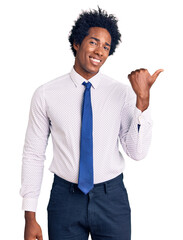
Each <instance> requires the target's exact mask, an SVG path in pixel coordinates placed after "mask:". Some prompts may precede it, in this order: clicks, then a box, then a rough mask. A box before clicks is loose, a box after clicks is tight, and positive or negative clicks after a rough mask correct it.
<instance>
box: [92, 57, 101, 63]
mask: <svg viewBox="0 0 183 240" xmlns="http://www.w3.org/2000/svg"><path fill="white" fill-rule="evenodd" d="M90 59H91V61H92V62H93V63H94V64H99V63H100V62H101V60H100V59H96V58H93V57H90Z"/></svg>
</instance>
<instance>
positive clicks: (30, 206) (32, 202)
mask: <svg viewBox="0 0 183 240" xmlns="http://www.w3.org/2000/svg"><path fill="white" fill-rule="evenodd" d="M37 203H38V199H37V198H23V201H22V210H24V211H30V212H36V209H37Z"/></svg>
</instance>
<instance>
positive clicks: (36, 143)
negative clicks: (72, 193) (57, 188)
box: [20, 86, 50, 239]
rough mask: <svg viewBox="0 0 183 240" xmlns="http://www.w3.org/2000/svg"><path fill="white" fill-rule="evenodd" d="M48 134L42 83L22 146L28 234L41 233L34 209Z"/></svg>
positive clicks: (41, 175)
mask: <svg viewBox="0 0 183 240" xmlns="http://www.w3.org/2000/svg"><path fill="white" fill-rule="evenodd" d="M49 134H50V130H49V119H48V117H47V114H46V106H45V98H44V88H43V86H41V87H39V88H38V89H36V91H35V92H34V94H33V97H32V100H31V106H30V112H29V121H28V126H27V131H26V136H25V143H24V148H23V158H22V178H21V183H22V186H21V189H20V195H21V196H22V198H23V202H22V209H23V210H24V211H25V220H26V226H25V233H26V234H27V233H28V232H32V230H33V229H34V230H35V231H36V229H37V231H38V232H40V229H39V227H38V224H37V223H36V220H35V212H36V208H37V202H38V197H39V194H40V188H41V183H42V177H43V168H44V160H45V158H46V157H45V151H46V147H47V143H48V137H49ZM31 226H32V227H31ZM31 229H32V230H31ZM32 233H33V232H32ZM25 239H28V238H25ZM38 239H39V238H38ZM40 239H41V238H40Z"/></svg>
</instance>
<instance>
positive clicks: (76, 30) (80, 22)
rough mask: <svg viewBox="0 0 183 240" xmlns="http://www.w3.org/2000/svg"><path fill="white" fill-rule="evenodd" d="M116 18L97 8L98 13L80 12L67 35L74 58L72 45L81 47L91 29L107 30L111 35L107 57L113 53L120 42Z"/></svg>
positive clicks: (94, 11) (74, 51) (95, 11)
mask: <svg viewBox="0 0 183 240" xmlns="http://www.w3.org/2000/svg"><path fill="white" fill-rule="evenodd" d="M117 22H118V20H117V18H116V17H115V16H114V15H112V14H110V15H109V14H108V13H107V12H106V11H105V10H102V9H101V8H99V7H98V11H97V10H95V9H93V11H92V10H90V11H88V12H87V11H82V13H81V14H80V15H79V17H78V19H77V20H76V21H75V25H74V26H73V27H72V29H71V31H70V35H69V42H70V47H71V50H72V51H73V54H74V56H76V50H75V49H74V47H73V43H74V42H75V43H76V44H79V45H81V43H82V41H83V39H84V38H85V37H86V36H87V35H88V34H89V29H90V28H91V27H101V28H105V29H107V30H108V32H109V33H110V35H111V49H110V52H109V55H112V54H113V53H114V52H115V49H116V47H117V45H118V44H119V42H121V34H120V32H119V30H118V26H117Z"/></svg>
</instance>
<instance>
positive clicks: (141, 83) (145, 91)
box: [128, 68, 164, 98]
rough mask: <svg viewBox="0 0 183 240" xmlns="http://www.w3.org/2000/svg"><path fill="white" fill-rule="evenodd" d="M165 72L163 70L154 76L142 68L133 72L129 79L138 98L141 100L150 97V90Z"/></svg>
mask: <svg viewBox="0 0 183 240" xmlns="http://www.w3.org/2000/svg"><path fill="white" fill-rule="evenodd" d="M162 71H164V70H163V69H159V70H157V71H156V72H155V73H154V74H153V75H150V73H149V72H148V70H147V69H144V68H140V69H137V70H135V71H132V72H131V73H130V74H129V75H128V79H129V81H130V83H131V85H132V88H133V90H134V92H135V93H136V95H137V96H139V97H141V98H148V97H149V90H150V88H151V86H152V85H153V83H154V82H155V81H156V79H157V77H158V75H159V74H160V73H161V72H162Z"/></svg>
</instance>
